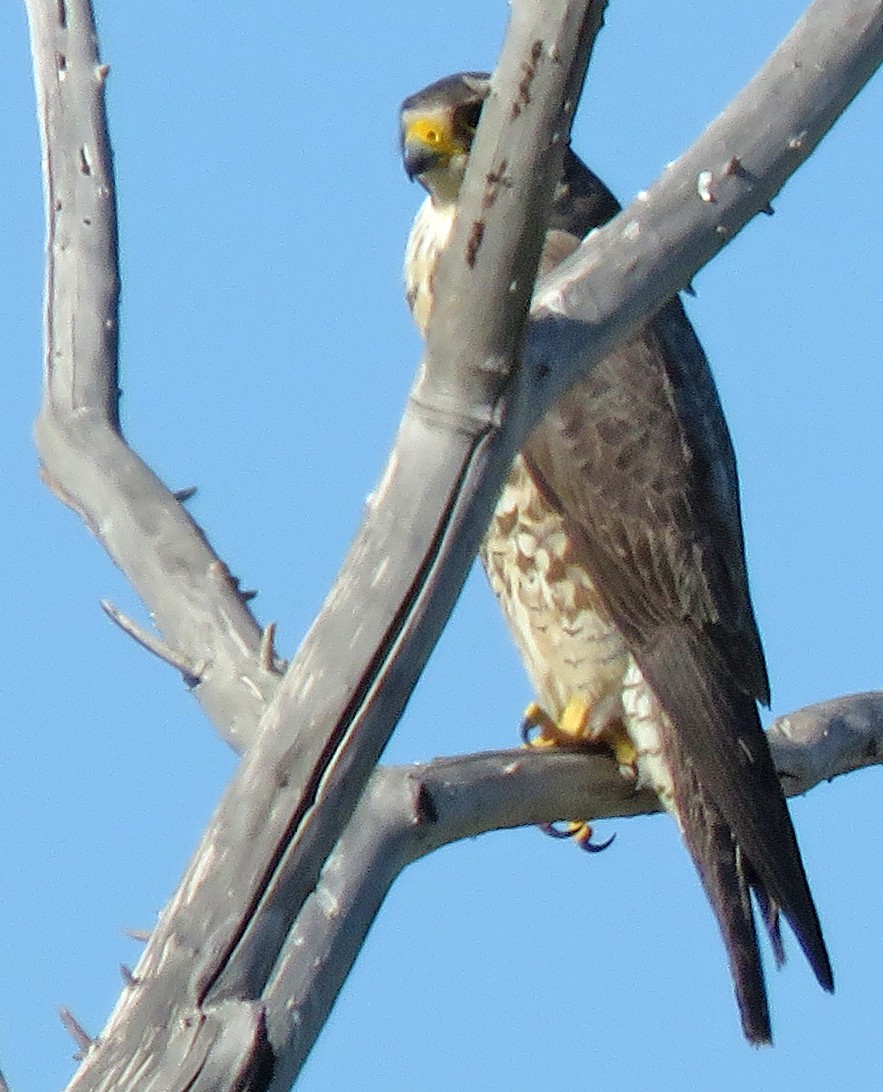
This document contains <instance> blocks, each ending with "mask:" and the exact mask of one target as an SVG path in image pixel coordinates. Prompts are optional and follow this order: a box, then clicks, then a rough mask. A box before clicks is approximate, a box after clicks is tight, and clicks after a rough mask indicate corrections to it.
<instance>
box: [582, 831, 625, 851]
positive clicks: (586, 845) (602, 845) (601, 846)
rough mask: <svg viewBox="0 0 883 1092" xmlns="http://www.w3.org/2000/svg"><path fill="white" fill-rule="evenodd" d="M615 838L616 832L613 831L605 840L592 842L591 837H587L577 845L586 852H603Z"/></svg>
mask: <svg viewBox="0 0 883 1092" xmlns="http://www.w3.org/2000/svg"><path fill="white" fill-rule="evenodd" d="M615 840H616V832H615V831H614V832H613V834H611V835H610V837H609V838H608V839H607V841H606V842H593V841H592V840H591V839H587V840H586V841H585V842H580V843H579V847H580V849H584V850H585V851H586V853H603V852H604V850H605V849H607V848H608V846H610V845H612V844H613V842H614V841H615Z"/></svg>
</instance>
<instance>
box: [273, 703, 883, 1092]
mask: <svg viewBox="0 0 883 1092" xmlns="http://www.w3.org/2000/svg"><path fill="white" fill-rule="evenodd" d="M767 738H768V739H769V742H770V748H771V750H772V752H773V761H774V762H775V764H776V769H777V770H778V772H779V777H780V779H781V782H782V788H783V789H784V791H785V793H786V795H788V796H797V795H800V794H802V793H805V792H808V791H809V790H810V789H811V788H813V787H814V786H816V785H818V784H820V783H821V782H825V781H831V780H833V779H834V778H835V777H839V776H841V775H842V774H846V773H852V772H853V771H855V770H859V769H863V768H865V767H867V766H874V765H881V764H883V691H880V690H876V691H872V692H870V693H867V694H853V695H850V696H848V697H843V698H835V699H834V700H832V701H826V702H820V703H818V704H817V705H809V706H806V707H805V708H804V709H800V710H798V711H797V712H795V713H790V714H788V715H787V716H783V717H779V718H778V719H777V720H776V721H775V722H774V723H773V725H772V726H771V727H770V729H769V731H768V733H767ZM660 810H661V809H660V806H659V801H658V799H657V797H656V795H655V794H654V793H652V792H648V791H647V790H645V789H641V788H639V787H638V786H637V785H636V784H635V782H634V781H632V780H628V779H626V778H625V777H623V776H622V774H621V773H620V771H619V768H618V766H617V764H616V762H615V761H614V760H613V758H612V757H611V756H610V755H609V754H602V753H596V754H586V753H585V752H582V753H581V752H578V751H571V752H569V753H568V752H563V751H558V752H555V753H550V752H548V751H530V750H520V751H497V752H493V753H488V754H481V755H464V756H460V757H457V758H443V759H436V760H435V761H433V762H428V763H424V764H420V765H417V766H399V767H380V768H378V769H377V770H376V771H375V773H374V776H373V777H372V778H371V781H370V782H369V785H368V788H367V790H366V792H365V794H364V795H363V797H362V799H361V801H360V802H359V806H358V808H357V809H356V812H355V813H354V815H353V817H352V820H351V821H350V823H349V826H348V827H347V828H346V830H345V831H344V834H343V836H342V837H341V839H340V841H339V842H338V844H337V847H336V848H335V850H334V852H333V853H332V855H331V857H330V859H329V861H328V863H327V865H326V866H325V868H324V870H323V872H322V876H321V879H320V882H319V885H318V887H317V889H316V892H315V894H314V895H313V896H312V897H311V898H310V899H309V900H308V901H307V903H306V905H305V906H304V909H303V911H302V913H301V915H300V917H299V919H298V921H297V923H296V925H295V927H294V929H293V930H292V933H291V937H290V940H289V942H288V944H287V945H286V952H285V953H284V956H283V959H282V960H281V961H280V969H279V972H278V976H277V981H276V982H275V983H274V988H273V990H272V991H270V992H268V994H267V1002H268V1014H267V1019H268V1023H269V1024H270V1026H272V1024H273V1020H274V1016H273V1009H274V1007H276V1006H278V1005H285V1004H287V1003H289V1002H290V1000H291V999H292V998H297V999H299V1000H300V1003H301V1009H300V1011H301V1012H302V1015H303V1017H304V1023H305V1024H308V1025H310V1026H312V1027H315V1028H316V1029H317V1030H318V1029H321V1027H322V1025H323V1023H324V1021H325V1019H326V1018H327V1015H328V1012H329V1010H330V1008H331V1005H332V1004H333V1002H334V999H335V997H336V996H337V992H338V991H339V989H340V987H341V986H342V985H343V982H344V980H345V978H346V975H347V973H348V972H349V969H350V967H351V966H352V964H353V962H354V960H355V958H356V956H357V955H358V954H359V950H360V949H361V946H362V942H363V941H364V939H365V934H366V933H367V931H368V928H369V927H370V925H371V922H372V921H373V920H374V918H375V917H376V915H377V913H378V911H379V910H380V907H381V905H382V903H383V900H384V898H385V897H386V894H387V892H388V891H389V889H390V887H391V886H392V883H393V881H394V880H395V879H396V877H397V876H398V875H399V874H400V873H401V872H402V871H403V870H404V869H405V868H406V867H407V866H408V865H409V864H411V863H413V862H414V861H416V860H418V859H419V858H420V857H424V856H426V854H428V853H431V852H432V851H433V850H435V849H439V848H440V847H441V846H444V845H449V844H450V843H451V842H456V841H458V840H460V839H461V838H473V837H475V836H476V835H478V834H484V833H486V832H488V831H491V830H500V829H505V828H508V827H518V826H526V825H528V824H530V823H536V824H540V823H548V822H552V821H554V820H556V819H561V818H567V817H575V816H579V817H584V818H586V819H592V820H594V819H616V818H627V817H631V816H635V815H647V814H651V813H654V812H658V811H660ZM614 852H615V851H614ZM305 955H306V956H307V957H306V958H304V957H305ZM309 1045H311V1044H306V1043H303V1042H302V1043H301V1049H302V1050H303V1051H304V1056H305V1054H306V1049H308V1046H309ZM271 1087H272V1088H273V1089H274V1090H278V1092H282V1090H283V1089H285V1088H287V1087H288V1085H287V1084H285V1083H284V1082H279V1083H277V1082H274V1084H273V1085H272V1086H271Z"/></svg>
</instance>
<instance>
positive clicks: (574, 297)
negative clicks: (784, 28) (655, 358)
mask: <svg viewBox="0 0 883 1092" xmlns="http://www.w3.org/2000/svg"><path fill="white" fill-rule="evenodd" d="M881 62H883V3H881V2H880V0H816V2H815V3H813V4H812V5H811V6H810V7H809V8H808V9H807V11H806V12H805V14H804V15H803V16H802V17H801V19H800V20H799V21H798V22H797V24H796V25H795V26H794V28H793V30H792V31H791V32H790V34H789V35H788V36H787V37H786V38H785V40H784V41H783V42H782V44H781V45H780V46H779V48H778V49H777V50H776V51H775V53H773V55H772V56H771V57H770V59H769V60H768V61H767V63H766V64H765V65H764V66H763V67H762V68H761V70H760V71H759V72H758V73H757V75H756V76H755V77H754V79H752V80H751V82H750V83H749V84H748V85H747V86H746V87H745V88H744V90H742V91H741V92H740V93H739V94H738V95H737V96H736V98H735V99H734V100H733V101H732V103H730V105H729V106H728V107H727V108H726V110H724V111H723V113H722V114H721V115H720V116H719V117H718V118H716V119H715V120H714V121H713V122H712V123H711V124H710V125H709V126H708V128H707V129H706V130H705V132H704V133H703V134H702V135H701V136H700V137H699V139H698V140H697V141H696V142H695V143H694V144H693V145H692V147H691V148H690V149H689V150H688V151H686V152H685V153H684V154H683V155H682V156H681V157H680V158H679V159H678V160H676V161H675V162H674V163H671V164H669V166H668V167H667V168H666V170H665V172H664V173H663V175H662V176H661V178H659V179H658V180H657V181H656V182H655V183H654V185H653V186H652V187H651V188H650V189H649V190H647V191H645V192H642V193H640V194H638V196H637V197H636V198H635V200H634V201H632V203H631V204H630V205H629V206H628V207H627V208H625V209H623V211H622V212H621V213H620V214H619V216H617V217H616V218H615V219H614V220H612V221H611V222H610V223H609V224H606V225H605V226H604V227H602V228H600V229H598V230H597V231H594V232H592V233H591V234H590V235H589V237H588V238H587V239H586V241H585V242H584V243H583V244H582V246H581V247H580V248H579V250H578V251H577V252H576V253H575V254H574V255H573V257H572V258H571V259H570V260H569V261H567V262H565V263H564V264H562V265H561V266H558V267H557V268H556V269H555V270H553V271H552V272H551V273H550V274H549V275H548V276H547V277H546V278H545V279H544V280H543V282H542V283H541V284H540V285H539V286H538V290H537V293H536V296H535V298H534V303H533V307H532V315H533V316H534V321H532V322H531V323H530V324H529V326H528V336H527V343H526V352H525V360H524V367H523V372H524V381H525V382H526V383H529V384H530V385H531V386H532V388H533V392H532V393H531V394H530V395H526V400H527V401H528V402H529V404H530V405H531V406H532V407H533V412H534V417H533V418H532V420H534V421H536V420H538V419H539V417H541V416H542V414H543V413H544V412H545V409H546V408H547V407H548V406H549V405H551V404H552V403H553V402H555V401H556V400H557V398H558V397H559V396H560V395H561V394H563V393H564V391H566V390H567V388H568V387H570V386H571V385H572V383H573V382H574V380H575V379H577V378H578V377H579V376H580V375H583V374H585V372H586V371H588V369H589V368H590V367H591V366H592V364H593V363H595V362H596V361H597V360H598V359H599V358H601V357H603V356H606V355H607V353H608V352H610V351H611V350H612V349H614V348H615V347H616V346H617V345H619V344H621V343H622V342H623V341H624V340H626V339H627V338H628V337H629V336H631V334H633V333H634V332H635V330H636V329H637V328H638V327H639V326H640V325H641V323H642V322H644V320H645V318H646V316H647V315H648V314H652V313H653V312H655V311H657V310H658V309H659V307H661V306H662V304H664V303H665V301H666V300H668V299H670V298H671V297H672V296H673V295H675V293H677V292H679V291H680V290H681V289H683V288H686V287H687V285H689V284H690V282H691V280H692V279H693V277H694V276H695V274H696V273H697V272H698V271H699V270H700V269H701V268H702V266H703V265H705V264H706V262H708V261H710V260H711V258H713V257H714V256H715V255H716V254H718V253H719V252H720V251H721V250H722V249H723V248H724V247H725V246H726V245H727V244H728V243H729V242H730V241H731V240H732V239H733V238H734V237H735V235H736V234H737V233H738V232H739V231H741V229H742V228H743V227H744V226H745V225H746V224H747V223H748V221H749V220H751V219H752V218H753V217H754V216H756V215H757V213H759V212H770V211H771V206H772V201H773V199H774V198H775V197H776V195H777V194H778V193H779V191H780V190H781V188H782V187H783V186H784V184H785V182H786V181H787V180H788V178H790V176H791V175H792V174H793V173H794V171H796V170H797V168H798V167H799V166H800V164H801V163H803V161H804V160H805V159H806V158H807V157H808V156H809V155H810V154H811V152H812V151H813V149H814V148H815V147H816V145H817V144H818V143H819V141H820V140H821V139H822V138H823V137H824V136H825V134H826V133H827V132H828V130H829V129H830V128H831V126H832V125H833V124H834V122H835V121H836V120H837V118H838V117H839V116H840V115H841V114H842V113H843V111H844V110H845V109H846V107H847V106H848V105H849V104H850V102H852V100H853V99H854V98H855V96H856V95H857V94H858V92H859V91H860V90H861V89H862V87H864V85H865V84H866V83H867V81H868V80H869V79H870V78H871V76H872V75H873V74H874V72H875V71H876V70H877V69H878V68H879V66H880V64H881Z"/></svg>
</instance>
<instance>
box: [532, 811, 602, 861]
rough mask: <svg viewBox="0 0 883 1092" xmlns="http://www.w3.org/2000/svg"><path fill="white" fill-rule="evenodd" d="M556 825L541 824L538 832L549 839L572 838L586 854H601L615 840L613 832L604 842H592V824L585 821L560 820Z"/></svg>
mask: <svg viewBox="0 0 883 1092" xmlns="http://www.w3.org/2000/svg"><path fill="white" fill-rule="evenodd" d="M558 823H560V824H561V825H560V826H559V825H558ZM558 823H541V824H540V830H541V831H542V832H543V834H548V836H549V837H550V838H572V839H573V840H574V842H576V844H577V845H578V846H579V848H580V849H582V850H585V852H586V853H602V852H603V851H604V850H605V849H607V847H608V846H609V845H610V844H611V843H612V842H613V841H614V839H615V838H616V832H614V833H613V834H611V835H610V837H609V838H608V839H607V841H606V842H593V841H592V834H593V833H594V832H593V830H592V824H591V823H588V822H586V820H585V819H561V820H559V821H558Z"/></svg>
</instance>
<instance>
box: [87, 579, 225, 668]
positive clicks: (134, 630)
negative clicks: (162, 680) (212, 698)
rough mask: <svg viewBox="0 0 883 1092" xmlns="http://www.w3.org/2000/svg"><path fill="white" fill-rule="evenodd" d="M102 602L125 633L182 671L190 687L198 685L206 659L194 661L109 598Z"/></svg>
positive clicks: (102, 606)
mask: <svg viewBox="0 0 883 1092" xmlns="http://www.w3.org/2000/svg"><path fill="white" fill-rule="evenodd" d="M100 603H101V609H102V610H103V611H104V613H105V614H106V615H107V616H108V618H110V620H111V621H112V622H115V623H116V624H117V625H118V626H119V627H120V629H121V630H122V631H123V632H124V633H127V634H128V635H129V636H130V637H131V638H132V639H133V640H135V641H137V642H138V644H139V645H141V647H142V648H145V649H147V651H148V652H152V653H153V655H154V656H157V657H158V658H159V659H160V660H162V661H163V662H164V663H167V664H169V665H170V666H171V667H174V668H175V670H176V671H180V672H181V674H182V675H183V676H184V682H185V683H186V684H187V685H188V686H189V687H191V688H192V687H194V686H197V685H198V683H199V679H200V676H201V675H202V673H203V671H205V666H206V665H205V661H204V660H199V661H198V662H196V663H194V662H193V660H191V659H190V657H189V656H187V655H185V654H184V653H183V652H179V651H178V650H177V649H174V648H170V647H169V646H168V645H167V644H166V643H165V641H163V640H162V639H161V638H159V637H155V636H154V635H153V634H152V633H148V632H147V630H146V629H142V627H141V626H139V625H138V623H137V622H135V621H133V620H132V619H131V618H130V617H129V616H128V615H127V614H123V612H122V611H120V610H117V608H116V607H115V606H114V605H113V603H110V602H108V600H107V599H101V600H100Z"/></svg>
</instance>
